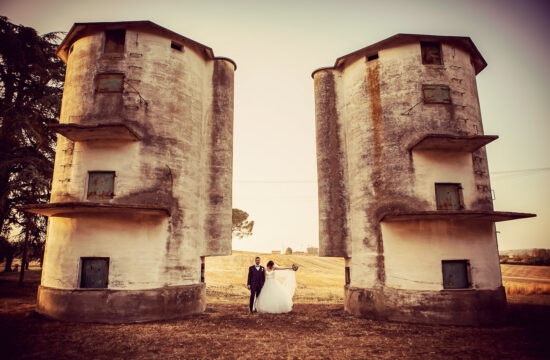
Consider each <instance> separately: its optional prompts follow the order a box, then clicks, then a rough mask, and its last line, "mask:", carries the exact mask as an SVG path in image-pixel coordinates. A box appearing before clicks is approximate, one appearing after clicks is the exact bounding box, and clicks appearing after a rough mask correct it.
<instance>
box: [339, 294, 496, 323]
mask: <svg viewBox="0 0 550 360" xmlns="http://www.w3.org/2000/svg"><path fill="white" fill-rule="evenodd" d="M344 308H345V310H346V311H347V312H349V313H351V314H353V315H355V316H359V317H365V318H369V319H377V320H390V321H403V322H412V323H426V324H447V325H475V326H479V325H495V324H500V323H503V322H504V320H505V315H506V294H505V291H504V287H502V286H501V287H499V288H497V289H494V290H476V289H464V290H441V291H425V290H402V289H392V288H388V287H384V288H381V289H362V288H356V287H350V286H345V287H344Z"/></svg>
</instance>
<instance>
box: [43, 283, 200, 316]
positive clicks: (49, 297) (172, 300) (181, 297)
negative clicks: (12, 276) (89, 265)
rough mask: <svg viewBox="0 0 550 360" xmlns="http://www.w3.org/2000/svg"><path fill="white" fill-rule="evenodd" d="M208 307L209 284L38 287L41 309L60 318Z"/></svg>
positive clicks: (180, 311) (163, 312)
mask: <svg viewBox="0 0 550 360" xmlns="http://www.w3.org/2000/svg"><path fill="white" fill-rule="evenodd" d="M205 308H206V286H205V284H196V285H186V286H170V287H164V288H160V289H148V290H140V291H121V290H103V289H97V290H89V289H86V290H81V289H76V290H72V291H66V290H59V289H54V288H49V287H45V286H40V287H39V288H38V301H37V312H38V313H40V314H43V315H46V316H47V317H50V318H53V319H56V320H65V321H79V322H98V323H109V324H117V323H129V322H143V321H154V320H165V319H176V318H182V317H185V316H188V315H190V314H195V313H198V312H203V311H204V310H205Z"/></svg>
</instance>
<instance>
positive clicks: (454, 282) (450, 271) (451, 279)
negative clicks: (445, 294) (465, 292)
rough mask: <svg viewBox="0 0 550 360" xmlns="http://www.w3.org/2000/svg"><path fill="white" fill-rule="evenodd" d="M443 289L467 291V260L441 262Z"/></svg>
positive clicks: (468, 285)
mask: <svg viewBox="0 0 550 360" xmlns="http://www.w3.org/2000/svg"><path fill="white" fill-rule="evenodd" d="M441 263H442V268H443V288H444V289H467V288H469V287H470V279H469V267H470V266H469V262H468V260H442V262H441Z"/></svg>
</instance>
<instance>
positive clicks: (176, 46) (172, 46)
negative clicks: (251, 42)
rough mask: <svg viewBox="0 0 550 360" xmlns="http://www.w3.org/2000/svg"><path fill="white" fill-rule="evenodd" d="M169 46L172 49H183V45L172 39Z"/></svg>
mask: <svg viewBox="0 0 550 360" xmlns="http://www.w3.org/2000/svg"><path fill="white" fill-rule="evenodd" d="M170 47H171V48H172V49H174V50H177V51H183V45H180V44H178V43H175V42H173V41H172V44H171V45H170Z"/></svg>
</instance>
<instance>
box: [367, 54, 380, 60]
mask: <svg viewBox="0 0 550 360" xmlns="http://www.w3.org/2000/svg"><path fill="white" fill-rule="evenodd" d="M376 59H378V53H376V54H374V55H371V56H367V61H373V60H376Z"/></svg>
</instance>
